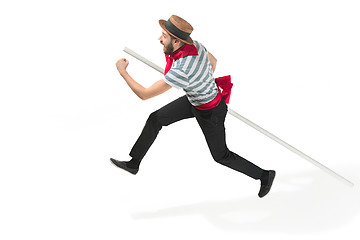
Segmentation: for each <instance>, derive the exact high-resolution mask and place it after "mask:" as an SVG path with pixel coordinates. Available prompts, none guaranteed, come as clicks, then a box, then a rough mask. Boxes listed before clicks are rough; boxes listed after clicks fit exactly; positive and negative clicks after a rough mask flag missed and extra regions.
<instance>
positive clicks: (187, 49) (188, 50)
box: [164, 44, 199, 75]
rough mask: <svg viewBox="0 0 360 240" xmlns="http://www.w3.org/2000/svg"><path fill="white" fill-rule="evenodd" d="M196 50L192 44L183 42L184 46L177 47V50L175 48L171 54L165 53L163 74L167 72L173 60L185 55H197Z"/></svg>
mask: <svg viewBox="0 0 360 240" xmlns="http://www.w3.org/2000/svg"><path fill="white" fill-rule="evenodd" d="M197 55H199V54H198V51H197V49H196V47H195V46H194V45H193V44H191V45H190V44H185V45H184V46H182V47H181V48H179V49H178V50H176V51H175V52H173V53H172V54H170V55H168V54H165V58H166V67H165V74H164V75H166V74H167V72H168V71H169V70H170V69H171V67H172V65H173V62H174V61H176V60H179V59H180V58H183V57H187V56H197Z"/></svg>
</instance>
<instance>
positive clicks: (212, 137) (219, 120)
mask: <svg viewBox="0 0 360 240" xmlns="http://www.w3.org/2000/svg"><path fill="white" fill-rule="evenodd" d="M226 113H227V105H226V103H225V101H224V99H222V100H221V102H220V104H219V105H218V106H217V107H215V108H212V109H210V110H198V109H196V108H195V107H193V106H192V105H191V104H190V102H189V100H188V99H187V97H186V96H183V97H180V98H178V99H177V100H175V101H173V102H171V103H169V104H167V105H165V106H164V107H162V108H160V109H159V110H157V111H155V112H153V113H151V114H150V116H149V118H148V120H147V121H146V124H145V127H144V129H143V131H142V133H141V135H140V137H139V138H138V140H137V141H136V143H135V145H134V147H133V148H132V150H131V152H130V156H131V157H132V158H133V159H137V160H139V161H141V160H142V159H143V157H144V156H145V154H146V152H147V151H148V150H149V148H150V146H151V145H152V143H153V142H154V141H155V139H156V137H157V135H158V133H159V131H160V130H161V128H162V127H163V126H168V125H170V124H172V123H174V122H177V121H180V120H182V119H187V118H193V117H195V118H196V120H197V122H198V124H199V126H200V127H201V130H202V132H203V133H204V136H205V139H206V142H207V144H208V146H209V149H210V152H211V155H212V157H213V158H214V160H215V161H216V162H218V163H220V164H222V165H225V166H227V167H229V168H232V169H234V170H236V171H239V172H242V173H244V174H246V175H247V176H249V177H252V178H254V179H260V177H261V174H262V172H263V170H262V169H261V168H259V167H258V166H256V165H254V164H253V163H251V162H249V161H247V160H246V159H244V158H243V157H241V156H239V155H237V154H236V153H233V152H231V151H230V150H229V149H228V148H227V146H226V141H225V126H224V121H225V117H226Z"/></svg>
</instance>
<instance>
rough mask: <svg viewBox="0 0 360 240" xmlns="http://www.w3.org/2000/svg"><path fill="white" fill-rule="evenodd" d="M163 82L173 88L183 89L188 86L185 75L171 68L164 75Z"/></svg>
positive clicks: (179, 70)
mask: <svg viewBox="0 0 360 240" xmlns="http://www.w3.org/2000/svg"><path fill="white" fill-rule="evenodd" d="M164 81H165V82H166V83H167V84H169V85H170V86H172V87H175V88H178V89H180V88H185V87H187V86H188V84H189V79H188V76H187V74H186V73H184V72H183V71H182V70H181V69H177V68H171V69H170V70H169V72H168V73H167V74H166V75H165V79H164Z"/></svg>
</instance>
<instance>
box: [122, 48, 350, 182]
mask: <svg viewBox="0 0 360 240" xmlns="http://www.w3.org/2000/svg"><path fill="white" fill-rule="evenodd" d="M124 52H126V53H127V54H129V55H131V56H133V57H134V58H136V59H138V60H139V61H141V62H143V63H145V64H146V65H148V66H149V67H152V68H153V69H155V70H156V71H158V72H160V73H161V74H164V69H163V68H161V67H159V66H158V65H156V64H155V63H153V62H151V61H149V60H148V59H146V58H144V57H143V56H141V55H139V54H138V53H136V52H134V51H133V50H131V49H129V48H127V47H125V48H124ZM228 112H229V114H230V115H232V116H234V117H236V118H237V119H239V120H240V121H242V122H244V123H245V124H247V125H249V126H250V127H252V128H254V129H256V130H257V131H259V132H261V133H262V134H264V135H265V136H267V137H269V138H271V139H272V140H274V141H275V142H277V143H279V144H280V145H282V146H283V147H285V148H287V149H288V150H290V151H292V152H293V153H295V154H297V155H299V156H300V157H302V158H303V159H305V160H307V161H308V162H310V163H312V164H313V165H315V166H317V167H318V168H320V169H321V170H323V171H324V172H326V173H328V174H330V175H331V176H333V177H334V178H336V179H338V180H340V181H341V182H342V183H344V184H346V185H347V186H349V187H353V186H354V183H352V182H350V181H349V180H347V179H346V178H344V177H343V176H341V175H340V174H338V173H336V172H335V171H333V170H331V169H330V168H328V167H326V166H325V165H323V164H321V163H320V162H318V161H316V160H315V159H313V158H312V157H310V156H308V155H306V154H305V153H303V152H301V151H300V150H298V149H296V148H295V147H293V146H291V145H290V144H288V143H287V142H285V141H284V140H282V139H280V138H278V137H277V136H275V135H274V134H272V133H270V132H268V131H267V130H265V129H263V128H262V127H260V126H259V125H257V124H255V123H253V122H252V121H250V120H249V119H247V118H245V117H243V116H241V115H240V114H239V113H237V112H235V111H234V110H232V109H230V108H228Z"/></svg>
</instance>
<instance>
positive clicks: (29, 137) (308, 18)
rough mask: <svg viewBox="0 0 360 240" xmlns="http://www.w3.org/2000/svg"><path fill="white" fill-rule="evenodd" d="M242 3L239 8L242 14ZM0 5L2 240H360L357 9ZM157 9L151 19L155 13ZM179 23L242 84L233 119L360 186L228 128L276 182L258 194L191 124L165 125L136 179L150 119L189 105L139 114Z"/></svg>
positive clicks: (149, 105)
mask: <svg viewBox="0 0 360 240" xmlns="http://www.w3.org/2000/svg"><path fill="white" fill-rule="evenodd" d="M235 3H236V5H235ZM172 4H173V3H172V2H164V1H144V2H138V1H131V3H130V2H123V1H101V3H100V2H99V3H93V2H91V3H89V2H88V1H84V2H82V1H62V3H57V4H55V3H52V2H49V1H45V2H43V1H31V2H28V1H20V2H19V3H16V2H12V3H6V4H4V3H1V4H0V20H1V22H3V23H4V22H5V23H7V24H6V25H5V26H4V27H2V28H3V30H2V34H3V33H4V36H6V37H5V38H3V37H2V39H1V46H0V48H1V49H0V50H1V56H0V60H1V62H0V63H1V71H0V80H1V87H0V102H1V104H0V109H1V118H0V123H1V124H0V132H1V134H0V146H1V151H0V192H1V197H0V224H1V225H0V226H1V231H0V238H1V239H9V240H10V239H30V238H31V239H145V238H151V239H153V238H156V239H200V238H201V239H208V238H213V239H215V238H221V239H241V238H244V237H250V238H251V239H263V238H264V237H266V238H269V237H271V238H277V239H304V237H306V239H325V238H326V237H331V238H343V239H347V238H350V236H351V237H352V238H356V236H359V233H358V231H357V228H358V226H359V223H360V214H359V213H360V204H359V203H360V177H359V174H358V173H359V170H360V163H359V159H360V154H359V151H358V143H359V135H360V128H359V125H358V123H359V122H360V115H359V111H358V110H357V109H358V102H359V101H360V99H359V94H358V90H359V83H358V82H359V79H360V75H359V71H358V66H359V59H358V56H359V54H360V48H359V45H358V42H360V35H359V33H358V31H355V30H354V29H356V27H358V24H357V23H358V22H360V21H359V20H360V19H359V15H358V14H357V13H358V12H359V10H360V9H359V5H358V4H356V3H355V2H346V3H344V2H343V1H332V2H331V3H328V1H302V2H301V3H300V2H299V3H297V4H295V3H289V1H263V2H258V1H256V3H255V2H253V1H252V2H251V3H249V2H248V1H246V2H242V1H240V2H238V1H234V2H232V1H221V3H215V2H214V3H209V2H208V1H204V2H201V1H198V2H196V3H194V1H190V2H186V1H185V2H184V3H183V4H182V5H181V6H176V7H175V6H172ZM149 9H152V10H151V11H150V10H149ZM171 14H178V15H180V16H183V17H184V18H185V19H187V20H188V21H189V22H191V23H192V24H193V25H194V28H195V30H194V33H193V38H194V39H196V40H198V41H200V42H202V43H203V44H204V45H205V46H206V47H207V48H208V50H209V51H211V52H212V53H213V54H214V55H215V56H216V57H217V58H218V66H217V69H216V72H215V75H216V76H223V75H227V74H231V75H232V78H233V82H234V88H233V95H232V96H231V108H232V109H234V110H235V111H238V112H239V113H240V114H242V115H244V116H245V117H247V118H249V119H250V120H252V121H254V122H255V123H257V124H259V125H260V126H262V127H263V128H265V129H267V130H268V131H270V132H272V133H273V134H275V135H277V136H278V137H280V138H282V139H283V140H285V141H287V142H288V143H290V144H292V145H293V146H295V147H297V148H299V149H300V150H302V151H304V152H305V153H306V154H308V155H310V156H311V157H313V158H315V159H316V160H318V161H319V162H321V163H323V164H324V165H326V166H328V167H330V168H331V169H333V170H334V171H336V172H338V173H339V174H341V175H343V176H344V177H346V178H348V179H349V180H350V181H352V182H353V183H354V184H355V186H354V187H353V188H349V187H348V186H346V185H344V184H343V183H342V182H340V181H338V180H337V179H334V178H333V177H332V176H330V175H328V174H327V173H324V172H323V171H321V170H320V169H318V168H317V167H315V166H313V165H312V164H310V163H309V162H307V161H306V160H304V159H302V158H300V157H298V156H297V155H295V154H293V153H292V152H290V151H288V150H287V149H285V148H283V147H282V146H280V145H279V144H277V143H275V142H273V141H272V140H270V139H268V138H267V137H266V136H264V135H262V134H260V133H258V132H256V131H255V130H254V129H252V128H250V127H249V126H247V125H245V124H244V123H242V122H240V121H239V120H237V119H235V118H233V117H232V116H228V117H227V120H226V127H227V142H228V146H229V148H230V149H231V150H233V151H234V152H237V153H238V154H240V155H242V156H244V157H246V158H248V159H249V160H251V161H253V162H254V163H256V164H258V165H259V166H261V167H263V168H266V169H275V170H276V171H277V177H276V180H275V182H274V185H273V189H272V191H271V192H270V194H269V195H268V196H266V197H265V198H264V199H259V198H258V197H257V193H258V190H259V187H260V183H259V182H257V181H254V180H252V179H250V178H248V177H246V176H244V175H242V174H239V173H237V172H235V171H233V170H230V169H227V168H225V167H223V166H221V165H219V164H217V163H215V162H214V161H213V160H212V158H211V155H210V153H209V151H208V149H207V146H206V143H205V140H204V138H203V136H202V134H201V131H200V129H199V128H198V126H197V124H196V121H195V120H193V119H189V120H185V121H182V122H179V123H176V124H174V125H172V126H169V127H165V128H163V130H162V131H161V133H160V135H159V137H158V139H157V140H156V142H155V143H154V145H153V146H152V148H151V149H150V151H149V152H148V154H147V156H146V158H145V159H144V161H143V163H142V165H141V169H140V171H139V173H138V175H136V176H133V175H130V174H128V173H126V172H124V171H122V170H121V169H118V168H116V167H114V166H113V165H112V164H111V163H110V161H109V158H110V157H114V158H117V159H120V160H128V159H129V157H128V152H129V151H130V149H131V147H132V145H133V143H134V141H135V140H136V139H137V137H138V135H139V133H140V131H141V129H142V127H143V125H144V123H145V121H146V118H147V116H148V115H149V114H150V113H151V112H152V111H154V110H156V109H158V108H159V107H161V106H163V105H164V104H166V103H168V102H169V101H171V100H173V99H175V98H177V97H179V96H181V95H182V94H183V93H182V92H181V91H177V90H170V91H169V92H167V93H165V94H164V95H162V96H159V97H157V98H155V99H151V100H148V101H145V102H143V101H140V100H138V99H137V98H136V96H135V95H134V94H132V92H131V90H130V89H129V88H128V87H127V85H126V84H125V83H124V81H123V80H122V79H121V77H120V76H119V75H118V73H117V71H116V68H115V62H116V60H117V59H118V58H121V57H127V58H129V60H130V65H129V68H128V69H129V72H130V73H131V74H132V76H133V77H134V78H135V79H137V80H138V81H139V82H140V83H142V84H144V85H145V86H148V85H150V84H151V83H152V82H153V81H155V80H158V79H160V78H161V76H160V75H159V74H158V73H156V72H155V71H154V70H152V69H149V68H148V67H146V66H144V65H143V64H141V63H139V62H138V61H137V60H135V59H133V58H131V57H129V56H127V55H126V54H125V53H123V52H122V49H123V48H124V47H125V46H127V47H129V48H132V49H133V50H135V51H138V52H139V53H142V54H143V55H144V56H146V57H148V58H150V59H151V60H152V61H154V62H156V63H157V64H159V65H163V64H164V59H163V55H162V54H161V45H160V44H159V43H158V40H157V37H158V36H159V34H160V32H159V31H160V29H159V27H158V25H157V20H158V19H159V18H164V19H167V18H168V17H169V16H170V15H171Z"/></svg>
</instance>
